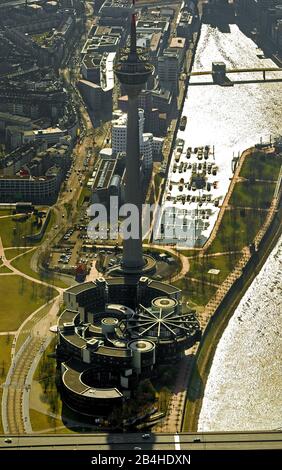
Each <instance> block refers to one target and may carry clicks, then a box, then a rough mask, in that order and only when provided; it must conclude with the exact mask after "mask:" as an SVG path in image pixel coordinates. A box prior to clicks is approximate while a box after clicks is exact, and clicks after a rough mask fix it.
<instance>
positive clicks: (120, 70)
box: [114, 0, 154, 273]
mask: <svg viewBox="0 0 282 470" xmlns="http://www.w3.org/2000/svg"><path fill="white" fill-rule="evenodd" d="M134 5H135V0H133V8H134ZM114 71H115V74H116V76H117V78H118V80H119V81H120V83H121V84H122V85H123V87H124V90H125V92H126V94H127V96H128V113H127V142H126V181H125V202H126V203H129V204H133V205H134V206H135V207H137V209H138V221H136V223H138V230H139V236H138V238H137V239H133V238H129V239H127V240H125V239H124V240H123V259H122V266H121V267H122V270H123V272H124V273H130V272H132V273H138V272H142V271H143V270H144V271H146V266H145V265H146V263H147V261H148V260H147V257H144V256H143V252H142V187H141V177H140V176H141V175H140V145H139V117H138V95H139V94H140V92H141V90H142V89H143V88H144V87H145V84H146V82H147V80H148V79H149V77H150V75H151V74H152V73H153V71H154V67H153V65H151V64H150V63H148V62H147V60H146V58H145V57H144V56H143V55H142V50H139V49H138V50H137V47H136V17H135V12H133V13H132V15H131V31H130V47H129V48H126V49H123V50H122V51H121V52H120V56H119V59H118V62H117V63H116V65H115V67H114Z"/></svg>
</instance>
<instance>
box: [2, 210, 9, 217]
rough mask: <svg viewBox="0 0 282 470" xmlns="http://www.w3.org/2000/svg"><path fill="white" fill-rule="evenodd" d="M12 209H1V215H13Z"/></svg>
mask: <svg viewBox="0 0 282 470" xmlns="http://www.w3.org/2000/svg"><path fill="white" fill-rule="evenodd" d="M11 214H12V211H11V209H0V217H3V216H4V215H11Z"/></svg>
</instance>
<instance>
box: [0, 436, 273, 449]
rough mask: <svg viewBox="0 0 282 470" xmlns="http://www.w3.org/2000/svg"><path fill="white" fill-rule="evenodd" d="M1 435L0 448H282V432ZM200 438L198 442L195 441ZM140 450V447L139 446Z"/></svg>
mask: <svg viewBox="0 0 282 470" xmlns="http://www.w3.org/2000/svg"><path fill="white" fill-rule="evenodd" d="M5 438H7V436H2V437H0V449H1V450H4V449H10V450H12V449H38V450H40V449H59V450H110V449H111V450H130V449H132V450H133V449H134V447H137V446H138V447H139V448H140V450H142V451H144V450H203V449H204V450H210V449H212V450H250V449H252V450H255V449H257V450H262V449H281V447H282V433H281V432H245V433H201V434H197V433H181V434H168V433H167V434H166V433H164V434H160V433H156V434H151V435H150V438H149V439H143V438H142V435H141V433H139V434H137V433H131V434H64V435H59V434H57V435H56V436H54V435H53V436H50V435H45V436H44V435H37V436H36V435H27V436H14V437H13V436H11V439H12V442H11V443H5V442H4V439H5ZM195 440H196V442H195ZM135 450H139V449H135Z"/></svg>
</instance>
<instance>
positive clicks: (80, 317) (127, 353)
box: [57, 277, 201, 416]
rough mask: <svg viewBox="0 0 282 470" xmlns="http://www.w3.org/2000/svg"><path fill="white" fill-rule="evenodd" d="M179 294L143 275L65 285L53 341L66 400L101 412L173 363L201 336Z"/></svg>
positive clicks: (90, 411) (76, 406)
mask: <svg viewBox="0 0 282 470" xmlns="http://www.w3.org/2000/svg"><path fill="white" fill-rule="evenodd" d="M180 297H181V291H180V290H179V289H178V288H176V287H174V286H171V285H169V284H165V283H163V282H160V281H155V280H151V279H149V278H147V277H141V278H140V279H139V280H138V281H136V280H135V281H133V280H130V279H129V280H128V279H127V278H126V277H120V278H110V279H104V278H99V279H96V280H95V281H94V282H86V283H84V284H80V285H76V286H74V287H71V288H69V289H68V290H66V291H65V292H64V303H65V305H66V309H65V311H64V312H63V313H62V314H61V316H60V318H59V323H58V346H57V358H58V359H57V360H58V364H59V366H60V368H61V382H62V396H63V400H64V401H65V402H66V404H67V405H68V406H69V407H70V408H72V409H73V410H75V411H76V412H79V413H82V414H85V415H90V416H91V415H93V416H97V415H100V416H107V415H108V414H109V412H111V410H112V409H113V408H114V407H116V406H119V405H121V404H122V402H123V400H124V399H125V398H129V397H130V396H131V390H132V388H133V385H134V384H135V385H136V381H138V380H142V379H143V378H146V377H150V375H151V374H152V373H153V370H154V368H155V367H156V366H157V365H159V364H169V363H174V362H177V361H179V360H180V359H181V358H182V357H183V356H184V353H185V350H186V349H188V348H190V347H191V346H192V345H193V344H194V343H195V342H196V341H198V340H199V339H200V336H201V332H200V327H199V323H198V321H197V319H196V318H195V315H194V314H193V313H191V312H184V311H182V305H181V301H180ZM183 310H184V309H183Z"/></svg>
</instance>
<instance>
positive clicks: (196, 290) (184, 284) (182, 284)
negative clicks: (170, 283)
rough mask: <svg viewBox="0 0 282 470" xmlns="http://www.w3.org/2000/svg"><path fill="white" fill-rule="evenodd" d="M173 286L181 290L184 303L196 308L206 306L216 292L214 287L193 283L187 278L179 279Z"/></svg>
mask: <svg viewBox="0 0 282 470" xmlns="http://www.w3.org/2000/svg"><path fill="white" fill-rule="evenodd" d="M174 285H175V286H177V287H179V288H180V289H181V290H182V294H183V297H184V300H185V301H186V302H187V301H190V302H192V303H193V304H196V305H197V306H202V305H206V304H207V303H208V302H209V300H210V299H211V298H212V297H213V295H214V294H215V292H216V290H217V288H216V287H214V286H209V285H206V284H202V283H200V282H194V281H191V280H190V279H188V278H183V279H180V280H179V281H177V282H175V283H174Z"/></svg>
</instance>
